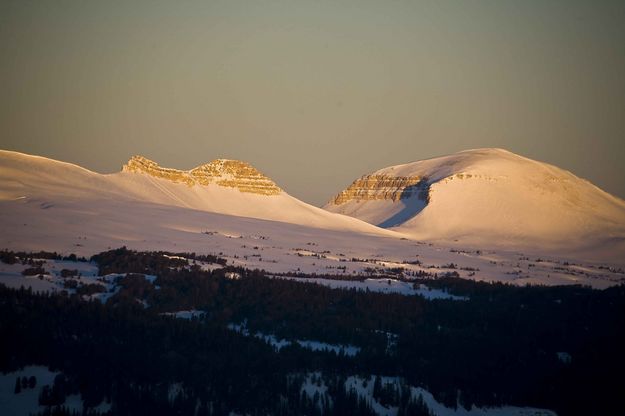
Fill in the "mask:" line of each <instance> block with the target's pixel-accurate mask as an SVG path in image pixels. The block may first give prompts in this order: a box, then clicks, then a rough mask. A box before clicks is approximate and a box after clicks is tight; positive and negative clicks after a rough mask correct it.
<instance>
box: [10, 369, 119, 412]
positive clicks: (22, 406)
mask: <svg viewBox="0 0 625 416" xmlns="http://www.w3.org/2000/svg"><path fill="white" fill-rule="evenodd" d="M57 374H59V373H58V372H53V371H50V370H49V369H48V367H44V366H34V365H33V366H27V367H24V368H22V369H21V370H19V371H15V372H11V373H0V415H12V416H21V415H24V416H27V415H30V414H33V413H37V412H40V411H42V410H44V409H45V406H39V394H40V393H41V390H42V389H43V387H44V386H50V387H52V385H53V384H54V377H56V375H57ZM30 376H35V377H36V379H37V384H36V385H35V387H34V388H32V389H30V388H26V389H22V390H21V391H20V392H19V393H17V394H15V393H14V389H15V380H16V379H17V378H18V377H19V378H21V377H27V378H28V377H30ZM63 406H65V407H67V408H68V410H69V411H76V412H79V413H82V409H83V400H82V398H81V397H80V395H70V396H67V397H66V399H65V403H64V404H63ZM110 408H111V404H110V403H106V402H102V403H100V405H98V406H97V407H96V408H95V410H97V411H100V412H108V411H109V410H110Z"/></svg>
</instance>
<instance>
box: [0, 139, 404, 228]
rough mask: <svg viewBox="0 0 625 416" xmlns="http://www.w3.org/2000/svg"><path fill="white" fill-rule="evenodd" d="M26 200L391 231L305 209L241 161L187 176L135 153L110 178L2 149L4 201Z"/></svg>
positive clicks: (215, 163) (0, 176)
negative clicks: (132, 205) (134, 205)
mask: <svg viewBox="0 0 625 416" xmlns="http://www.w3.org/2000/svg"><path fill="white" fill-rule="evenodd" d="M20 199H21V200H25V201H31V202H32V201H38V203H40V204H42V205H46V204H49V205H54V204H58V203H59V202H68V201H72V202H77V201H82V202H83V203H87V204H90V203H94V204H95V203H98V201H102V200H115V201H135V202H144V203H155V204H159V205H166V206H174V207H184V208H189V209H193V210H199V211H205V212H211V213H219V214H227V215H233V216H239V217H249V218H258V219H264V220H272V221H280V222H285V223H291V224H303V225H306V226H312V227H318V228H323V229H338V230H351V231H358V232H364V233H374V234H378V235H384V234H386V235H389V234H392V233H389V232H388V231H385V230H381V229H379V228H378V227H373V226H371V225H369V224H367V223H366V222H363V221H360V220H357V219H354V218H351V217H348V216H343V215H336V214H332V213H329V212H328V211H325V210H323V209H321V208H318V207H315V206H312V205H309V204H306V203H305V202H302V201H300V200H298V199H296V198H294V197H292V196H290V195H289V194H287V193H286V192H284V191H283V190H282V189H280V188H279V187H278V186H277V185H276V184H275V183H274V182H273V181H272V180H271V179H269V178H267V177H266V176H265V175H263V174H262V173H260V172H259V171H258V170H256V169H255V168H254V167H253V166H251V165H250V164H248V163H246V162H242V161H237V160H226V159H217V160H214V161H212V162H210V163H207V164H204V165H201V166H198V167H196V168H194V169H191V170H188V171H183V170H178V169H171V168H164V167H161V166H159V165H158V164H157V163H156V162H153V161H151V160H149V159H146V158H144V157H141V156H134V157H132V158H131V159H130V160H129V161H128V163H126V164H125V165H124V166H123V168H122V170H121V171H120V172H117V173H113V174H106V175H104V174H99V173H96V172H92V171H89V170H87V169H84V168H82V167H80V166H77V165H73V164H70V163H64V162H59V161H56V160H52V159H48V158H44V157H39V156H31V155H27V154H23V153H18V152H11V151H4V150H2V151H0V201H1V200H4V201H7V200H20Z"/></svg>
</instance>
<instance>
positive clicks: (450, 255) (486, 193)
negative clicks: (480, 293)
mask: <svg viewBox="0 0 625 416" xmlns="http://www.w3.org/2000/svg"><path fill="white" fill-rule="evenodd" d="M477 153H479V152H477ZM498 154H499V155H503V156H505V157H503V158H500V157H496V158H495V157H493V158H492V159H494V160H490V162H489V163H482V162H480V163H477V164H476V165H475V166H477V167H479V168H480V169H479V174H480V175H483V176H484V177H488V178H489V179H485V178H484V177H474V176H473V175H476V176H477V174H478V172H476V169H473V168H472V166H473V164H472V163H473V162H472V161H475V160H476V152H466V155H465V156H463V154H459V155H455V156H450V157H449V158H448V160H447V162H448V163H443V162H444V161H443V162H442V161H441V160H432V161H425V162H419V163H420V165H419V164H416V166H417V167H419V169H421V170H420V171H419V170H417V169H414V170H412V167H411V165H406V166H405V167H396V168H394V169H390V172H391V173H393V174H394V176H393V174H388V173H386V172H385V171H383V175H382V174H380V175H377V174H376V175H377V176H376V177H373V178H369V179H366V180H363V181H361V182H360V184H361V185H359V187H356V186H354V187H352V189H351V190H349V192H346V193H343V194H342V196H341V198H343V201H342V202H341V204H340V205H339V207H340V206H343V207H347V206H352V205H355V204H359V205H357V206H358V207H359V208H360V211H359V213H360V214H362V213H363V212H366V211H368V215H369V216H368V217H366V219H367V220H369V221H372V222H374V223H376V221H373V220H372V218H376V217H375V216H376V215H377V216H378V217H377V219H379V221H386V220H387V219H392V220H393V221H395V220H397V218H400V217H401V215H405V214H406V213H410V212H411V211H410V209H415V210H418V209H420V208H423V209H422V211H421V213H420V214H418V215H416V211H415V212H412V215H407V218H406V220H404V221H403V222H401V223H400V224H401V225H400V226H398V227H395V228H396V229H398V230H401V231H402V232H397V231H394V230H388V229H385V228H381V227H378V226H376V225H372V224H370V223H367V222H365V221H362V220H360V219H357V218H353V217H350V216H345V215H340V214H336V213H331V212H328V211H326V210H323V209H321V208H317V207H313V206H311V205H308V204H306V203H304V202H302V201H299V200H298V199H296V198H293V197H291V196H290V195H288V194H287V193H286V192H284V191H283V190H281V189H280V188H279V187H278V186H277V185H276V184H275V183H274V182H273V181H271V179H269V178H267V177H266V176H264V175H262V174H261V173H260V172H258V171H257V170H256V169H254V168H253V167H252V166H250V165H249V164H247V163H244V162H239V161H229V160H223V159H218V160H216V161H213V162H210V163H208V164H206V165H202V166H200V167H197V168H195V169H191V170H188V171H184V170H177V169H168V168H163V167H160V166H158V165H157V164H156V163H154V162H152V161H149V160H147V159H145V158H142V157H133V158H132V159H131V160H130V161H129V162H128V163H127V164H126V165H125V166H124V167H123V169H122V170H121V171H120V172H117V173H113V174H106V175H103V174H99V173H95V172H91V171H89V170H86V169H83V168H81V167H79V166H76V165H72V164H69V163H63V162H59V161H55V160H50V159H46V158H42V157H37V156H30V155H25V154H22V153H16V152H8V151H0V249H5V248H6V249H10V250H25V251H38V250H46V251H57V252H60V253H62V254H64V255H67V254H69V253H76V254H77V255H82V256H87V257H88V256H91V255H93V254H95V253H98V252H100V251H103V250H107V249H110V248H114V247H120V246H122V245H125V246H127V247H129V248H132V249H136V250H167V251H172V252H183V251H186V252H196V253H202V254H209V253H212V254H218V255H220V256H222V257H224V258H226V259H227V260H228V264H232V265H238V266H244V267H247V268H251V269H254V268H258V269H264V270H267V271H270V272H272V273H299V272H302V273H309V274H312V273H316V274H318V275H319V274H340V275H345V276H353V275H361V276H364V277H371V276H372V273H373V276H374V277H375V276H379V275H384V273H385V270H386V269H388V268H391V269H403V270H405V271H406V273H407V275H413V274H415V273H420V274H422V275H423V274H425V275H432V276H433V275H434V274H445V273H459V276H460V277H465V278H469V279H477V280H486V281H493V280H494V281H505V282H512V283H514V284H527V283H532V284H536V283H542V284H549V285H556V284H576V283H583V284H590V285H592V286H593V287H597V288H604V287H608V286H611V285H615V284H619V282H621V281H623V276H624V275H623V271H622V270H623V269H624V268H625V264H624V263H623V259H624V258H625V250H624V249H623V245H622V244H621V245H619V244H617V243H615V241H614V240H617V239H618V238H621V237H620V236H622V235H623V234H619V233H622V229H623V221H621V218H622V212H623V202H622V201H620V200H618V199H616V198H613V197H611V196H609V195H607V194H605V193H603V192H601V191H599V190H598V189H596V188H594V187H593V186H592V185H590V184H588V183H586V182H584V181H581V180H579V179H577V178H575V177H574V176H573V175H571V174H568V173H566V172H563V171H560V170H558V169H557V168H553V167H549V166H547V165H541V164H538V163H537V162H530V161H526V159H522V158H519V157H518V156H514V155H512V154H509V153H507V152H502V151H485V152H484V159H485V160H489V158H488V157H487V156H488V155H498ZM467 156H470V157H467ZM508 159H512V161H516V162H515V163H517V164H520V165H521V167H519V169H521V168H522V167H523V164H524V163H530V164H532V163H533V164H535V165H536V166H537V167H536V168H535V169H534V170H535V171H536V172H532V175H538V174H540V173H541V172H542V174H543V175H545V174H547V173H549V174H550V175H551V176H550V178H553V179H552V180H551V181H548V182H547V184H551V185H553V186H555V184H557V182H556V179H558V178H560V180H561V181H563V184H560V185H559V186H566V187H567V189H571V192H572V193H571V195H570V196H567V195H560V194H561V192H556V191H555V190H552V189H551V188H549V187H547V188H546V189H543V188H541V187H538V185H535V182H536V181H537V180H538V179H535V178H534V177H533V176H531V177H529V178H525V180H524V181H523V180H521V179H519V178H516V177H512V174H511V173H510V172H508V173H505V172H504V171H502V170H501V169H499V168H497V165H498V164H501V163H503V165H504V166H507V167H508V168H510V169H511V167H510V166H515V164H514V163H513V164H512V165H509V164H508V163H507V162H505V161H506V160H508ZM517 159H518V160H517ZM463 160H464V162H463ZM498 160H499V162H497V161H498ZM452 162H455V163H452ZM487 166H490V167H492V170H491V171H488V170H487V169H486V167H487ZM532 166H533V165H532ZM541 166H542V167H541ZM544 169H546V170H547V171H546V172H547V173H545V172H543V170H544ZM512 170H514V169H512ZM424 173H427V174H428V175H427V178H428V179H427V180H424V179H423V178H424V177H425V176H426V175H425V174H424ZM460 174H462V179H461V178H460ZM468 175H471V177H469V176H468ZM505 175H508V177H506V176H505ZM558 175H564V177H563V178H561V176H558ZM415 177H418V179H417V178H415ZM406 178H408V179H406ZM452 178H453V179H452ZM367 181H368V182H367ZM411 181H412V182H414V184H413V185H406V183H410V182H411ZM472 181H474V182H475V183H473V185H471V183H472ZM532 181H534V182H532ZM578 182H580V184H578ZM519 183H520V184H521V185H519ZM372 184H374V185H376V186H375V187H373V185H372ZM463 184H469V185H468V186H472V188H467V187H464V188H463V187H462V186H459V185H463ZM486 184H488V185H489V186H494V188H488V190H485V187H486ZM492 184H494V185H492ZM506 184H507V185H509V186H510V187H511V189H514V190H515V191H516V192H518V193H520V195H521V196H517V197H516V198H520V199H521V201H523V198H522V196H523V197H527V196H526V195H525V193H526V192H530V191H531V190H532V188H531V187H532V186H535V187H537V189H539V190H538V191H536V189H534V190H533V192H535V193H537V195H540V198H541V199H540V200H539V202H540V201H543V202H542V203H545V204H547V203H549V204H551V205H548V206H547V208H548V207H552V206H554V205H555V202H553V200H555V201H556V202H558V201H560V199H564V200H565V202H566V201H568V200H567V199H566V198H568V197H570V198H577V199H578V200H580V201H581V202H579V203H578V205H579V207H578V206H577V205H575V204H574V202H570V201H569V202H566V203H568V204H569V205H573V206H574V207H573V208H567V209H570V210H571V211H572V212H573V213H575V212H578V211H579V212H581V213H582V214H584V215H586V217H584V216H581V215H582V214H579V215H580V216H581V218H582V219H583V218H591V219H592V221H590V220H588V224H587V229H589V230H590V231H592V232H594V233H595V234H591V236H592V239H591V238H588V239H584V240H577V239H572V240H570V241H565V242H564V243H563V242H562V241H561V240H560V241H559V245H553V246H550V245H549V244H546V243H544V242H540V243H536V244H534V245H527V244H526V245H524V246H519V245H516V246H515V245H512V246H505V247H502V245H501V244H500V241H499V239H490V240H489V239H488V238H487V237H488V236H492V235H493V234H492V230H490V229H488V228H486V226H487V225H488V221H487V219H489V218H488V217H492V218H490V219H491V220H497V221H500V223H501V224H503V225H505V226H507V227H509V224H515V221H516V222H522V221H529V218H531V215H537V214H536V209H537V208H536V205H537V204H539V202H531V203H529V202H528V203H527V204H526V205H525V208H527V209H528V210H529V209H533V210H534V212H533V214H532V212H530V213H524V212H522V211H523V206H521V207H516V205H515V204H517V203H519V202H518V199H516V200H515V199H514V198H515V196H514V195H511V194H514V192H515V191H511V190H510V189H507V187H506V186H505V185H506ZM453 187H456V188H453ZM524 187H525V188H527V187H529V188H530V190H527V189H525V188H524ZM463 189H464V191H463ZM467 189H469V190H470V191H473V192H474V193H477V194H480V195H477V196H475V195H473V196H472V195H467V194H463V192H468V191H467ZM558 189H559V188H558ZM454 191H455V192H456V195H454ZM499 192H501V195H502V196H501V197H499V196H497V193H499ZM454 196H456V197H459V196H462V198H463V200H462V204H464V208H462V209H460V208H458V210H459V212H461V213H465V214H466V215H468V216H469V217H468V218H471V221H474V222H476V223H477V224H478V225H479V224H482V227H483V228H482V229H480V228H479V227H477V226H476V227H475V228H474V229H475V230H476V231H475V232H476V235H475V237H480V236H486V237H484V239H483V240H482V241H481V242H479V241H478V242H476V241H469V242H466V241H465V240H463V241H461V242H455V241H439V242H436V241H419V238H418V236H419V234H418V233H417V231H421V232H422V230H419V229H418V228H416V227H414V226H413V223H414V222H417V223H418V219H419V217H420V216H422V215H423V214H425V213H427V212H428V210H432V209H433V211H432V214H430V215H431V218H435V219H436V218H437V216H438V215H442V217H441V218H442V219H441V220H440V222H439V223H438V226H439V227H441V228H442V227H443V226H445V225H446V224H445V221H444V219H445V217H444V216H445V215H447V216H448V217H449V218H450V221H451V219H454V220H455V221H456V225H457V226H458V227H460V226H462V225H463V224H464V226H465V228H459V229H460V230H461V231H463V232H466V229H467V227H466V222H467V221H468V220H465V221H463V218H464V217H463V216H461V215H458V216H457V217H453V215H456V211H454V209H452V208H454V207H455V205H454V204H450V203H449V202H448V200H449V199H453V197H454ZM472 198H473V199H475V198H477V199H476V200H473V199H472ZM558 198H560V199H558ZM355 199H358V200H359V201H363V202H356V201H355ZM446 199H447V200H446ZM481 201H483V213H484V214H483V215H484V216H485V217H486V219H484V218H480V215H481V214H480V205H479V204H480V203H481ZM493 201H494V202H493ZM544 201H547V202H544ZM550 201H551V202H550ZM573 201H575V199H573ZM588 201H590V203H593V204H594V205H591V206H590V207H588V204H589V202H588ZM468 202H471V203H473V204H475V205H474V206H471V205H470V204H469V203H468ZM565 202H561V201H560V202H558V203H559V204H560V205H555V206H560V207H561V206H565V207H568V205H565ZM437 204H440V205H441V206H442V207H443V208H445V207H446V206H447V207H451V208H449V212H450V213H445V211H444V210H443V211H437V210H436V208H438V205H437ZM496 204H499V205H496ZM532 204H533V205H532ZM498 206H499V207H501V209H504V210H508V211H504V212H503V213H501V212H499V211H498V209H499V208H498ZM513 208H514V209H513ZM547 208H545V207H541V209H542V211H540V212H539V214H540V215H551V214H550V213H549V212H548V210H547ZM592 209H594V210H595V211H593V212H596V213H595V214H594V215H593V216H589V215H588V214H587V211H588V210H592ZM545 210H547V211H546V213H544V214H543V212H544V211H545ZM438 212H442V213H443V214H438ZM350 213H351V214H353V212H350ZM452 214H453V215H452ZM540 215H539V216H537V217H536V218H537V220H536V221H539V222H540V223H541V224H543V225H542V226H543V227H545V229H540V228H537V230H535V231H532V230H530V231H532V232H536V233H539V231H540V233H539V235H545V234H547V235H548V233H549V232H551V231H550V230H551V229H552V228H553V224H548V223H547V224H546V220H545V219H543V218H542V217H541V216H540ZM515 216H516V217H518V219H515ZM393 217H395V218H393ZM556 217H562V218H565V219H566V218H568V217H573V218H576V217H575V216H573V215H572V214H571V213H567V212H559V213H556V214H555V215H551V216H550V217H549V218H550V219H551V220H552V221H554V222H555V220H556V219H558V218H556ZM379 221H377V222H378V223H379ZM610 221H611V222H610ZM619 221H620V222H619ZM453 224H454V223H453V222H451V223H450V224H449V225H448V227H449V229H450V230H451V231H453V228H452V226H453ZM431 227H432V228H431V229H430V230H436V228H433V227H434V225H431ZM549 227H551V228H549ZM593 227H594V228H593ZM601 227H603V228H601ZM528 228H529V227H528ZM545 230H547V231H545ZM557 230H558V229H557V228H556V231H557ZM597 230H599V231H597ZM404 231H405V232H404ZM451 231H450V235H453V234H451ZM496 231H498V230H496ZM600 231H601V232H603V233H605V234H604V237H606V238H609V237H610V236H612V237H611V238H612V241H611V242H608V243H605V244H604V245H599V244H598V243H597V241H598V240H597V238H598V237H597V235H596V233H599V232H600ZM587 232H588V231H587ZM411 233H412V234H411ZM541 233H542V234H541ZM610 233H611V234H610ZM422 234H423V235H426V234H425V233H423V232H422ZM427 235H429V236H434V237H438V236H439V235H440V234H435V233H433V232H432V233H430V234H427ZM604 240H605V238H604ZM533 241H534V240H533ZM621 241H622V240H621ZM465 242H466V244H465ZM582 243H587V245H586V246H583V244H582ZM530 256H532V257H530ZM539 257H540V258H541V259H542V260H541V262H540V263H538V262H536V259H537V258H539ZM417 260H418V261H417ZM18 274H19V273H18ZM2 276H4V278H3V279H4V280H6V279H7V278H8V279H13V278H14V277H15V276H13V277H11V276H8V275H6V274H5V275H3V274H2V271H0V277H2ZM18 277H19V278H20V279H21V278H22V276H21V275H19V276H18ZM20 279H18V280H16V282H17V283H16V284H18V287H19V285H21V284H23V281H22V280H20ZM0 280H1V279H0ZM309 281H313V280H310V279H309ZM389 287H390V286H389Z"/></svg>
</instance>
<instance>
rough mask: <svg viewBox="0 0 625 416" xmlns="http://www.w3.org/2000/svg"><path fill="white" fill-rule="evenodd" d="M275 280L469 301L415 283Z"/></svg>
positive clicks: (321, 279) (373, 280) (305, 278)
mask: <svg viewBox="0 0 625 416" xmlns="http://www.w3.org/2000/svg"><path fill="white" fill-rule="evenodd" d="M272 277H273V278H280V279H287V280H293V281H296V282H303V283H316V284H319V285H322V286H328V287H331V288H333V289H356V290H358V291H363V292H365V291H370V292H378V293H397V294H400V295H406V296H410V295H419V296H423V297H424V298H426V299H450V300H468V298H467V297H465V296H455V295H452V294H449V293H447V292H445V291H443V290H439V289H432V288H428V287H427V286H426V285H423V284H421V285H419V286H418V288H415V287H414V283H411V282H403V281H399V280H395V279H365V280H363V281H359V280H335V279H324V278H319V277H289V276H284V277H283V276H272Z"/></svg>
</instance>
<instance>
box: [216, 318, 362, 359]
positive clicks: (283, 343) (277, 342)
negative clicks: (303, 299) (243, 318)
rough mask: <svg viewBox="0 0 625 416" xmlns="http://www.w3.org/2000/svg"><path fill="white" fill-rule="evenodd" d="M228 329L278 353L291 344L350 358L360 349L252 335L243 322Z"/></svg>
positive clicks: (257, 333)
mask: <svg viewBox="0 0 625 416" xmlns="http://www.w3.org/2000/svg"><path fill="white" fill-rule="evenodd" d="M228 328H229V329H231V330H232V331H235V332H238V333H239V334H241V335H245V336H253V337H255V338H258V339H261V340H263V341H264V342H266V343H267V344H269V345H271V346H272V347H274V349H275V350H276V351H280V350H281V349H282V348H284V347H288V346H290V345H293V343H297V344H299V345H300V346H301V347H302V348H306V349H309V350H311V351H328V352H334V353H335V354H341V353H343V354H345V355H347V356H350V357H351V356H354V355H356V354H358V353H359V352H360V348H359V347H356V346H354V345H341V344H329V343H327V342H320V341H313V340H299V339H296V340H293V341H290V340H287V339H284V338H277V337H276V336H275V335H271V334H269V335H268V334H264V333H262V332H260V331H258V332H255V333H253V334H252V333H251V332H250V331H249V329H247V325H246V323H245V322H244V323H242V324H228Z"/></svg>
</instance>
